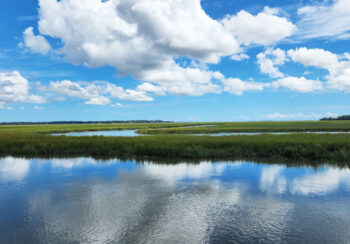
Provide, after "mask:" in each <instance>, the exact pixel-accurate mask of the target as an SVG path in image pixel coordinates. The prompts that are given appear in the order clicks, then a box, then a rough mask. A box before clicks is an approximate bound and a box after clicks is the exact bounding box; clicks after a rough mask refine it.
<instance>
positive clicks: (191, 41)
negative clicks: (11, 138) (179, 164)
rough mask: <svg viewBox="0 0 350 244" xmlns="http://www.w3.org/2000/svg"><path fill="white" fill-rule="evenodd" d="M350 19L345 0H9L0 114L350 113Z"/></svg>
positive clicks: (0, 65) (213, 117) (0, 50)
mask: <svg viewBox="0 0 350 244" xmlns="http://www.w3.org/2000/svg"><path fill="white" fill-rule="evenodd" d="M281 4H282V5H281ZM347 23H350V2H349V1H348V0H336V1H330V0H327V1H317V0H310V1H303V0H300V1H295V0H294V1H291V0H290V1H277V0H266V1H262V0H249V1H247V0H230V1H229V0H227V1H209V0H202V1H199V0H152V1H151V0H132V1H131V0H106V1H101V0H61V1H57V0H40V1H38V0H26V1H21V0H12V1H5V2H4V3H2V6H1V8H0V33H1V38H0V121H4V122H9V121H53V120H129V119H163V120H174V121H252V120H314V119H318V118H320V117H323V116H337V115H342V114H349V112H348V111H349V109H350V101H349V92H350V54H349V53H350V50H349V47H350V45H349V44H350V40H349V38H350V26H349V25H348V24H347Z"/></svg>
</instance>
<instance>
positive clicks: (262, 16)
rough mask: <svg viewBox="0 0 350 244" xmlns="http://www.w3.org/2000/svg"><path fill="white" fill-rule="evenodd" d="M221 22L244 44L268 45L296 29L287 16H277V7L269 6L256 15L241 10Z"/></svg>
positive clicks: (289, 34) (287, 35)
mask: <svg viewBox="0 0 350 244" xmlns="http://www.w3.org/2000/svg"><path fill="white" fill-rule="evenodd" d="M222 22H223V24H224V26H225V28H226V29H227V30H228V31H230V32H231V33H233V35H235V36H237V38H238V40H239V41H240V42H241V43H243V44H245V45H249V44H260V45H270V44H273V43H276V42H278V41H281V40H282V39H284V38H286V37H289V36H291V35H292V34H293V33H294V32H295V31H296V30H297V28H296V27H295V26H294V24H293V23H292V22H290V21H289V20H288V19H287V18H284V17H280V16H279V9H276V8H274V9H271V8H269V7H265V9H264V11H263V12H261V13H258V14H257V15H256V16H254V15H252V14H250V13H248V12H246V11H244V10H242V11H240V12H239V13H238V14H237V15H234V16H227V17H226V18H225V19H224V20H223V21H222Z"/></svg>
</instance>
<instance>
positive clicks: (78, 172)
mask: <svg viewBox="0 0 350 244" xmlns="http://www.w3.org/2000/svg"><path fill="white" fill-rule="evenodd" d="M349 241H350V170H349V169H339V168H336V167H327V166H324V167H320V168H318V170H314V169H313V168H310V167H301V168H287V167H285V166H283V165H281V166H277V165H269V164H260V165H259V164H255V163H248V162H220V163H210V162H201V163H200V164H187V163H180V164H176V165H165V164H155V163H151V162H149V163H137V162H135V161H129V162H120V161H118V160H111V161H96V160H93V159H90V158H78V159H66V160H62V159H52V160H39V159H33V160H27V159H21V158H11V157H9V158H4V159H0V243H317V244H319V243H332V244H333V243H349Z"/></svg>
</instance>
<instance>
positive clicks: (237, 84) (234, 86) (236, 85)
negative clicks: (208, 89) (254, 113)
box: [223, 78, 265, 95]
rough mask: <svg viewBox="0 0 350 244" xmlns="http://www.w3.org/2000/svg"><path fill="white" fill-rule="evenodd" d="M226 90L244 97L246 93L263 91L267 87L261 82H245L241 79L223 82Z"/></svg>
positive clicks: (230, 79)
mask: <svg viewBox="0 0 350 244" xmlns="http://www.w3.org/2000/svg"><path fill="white" fill-rule="evenodd" d="M223 83H224V90H225V91H227V92H229V93H231V94H235V95H242V94H243V93H244V92H246V91H262V90H263V89H264V87H265V85H264V83H260V82H248V81H247V82H244V81H242V80H240V79H236V78H229V79H225V80H223Z"/></svg>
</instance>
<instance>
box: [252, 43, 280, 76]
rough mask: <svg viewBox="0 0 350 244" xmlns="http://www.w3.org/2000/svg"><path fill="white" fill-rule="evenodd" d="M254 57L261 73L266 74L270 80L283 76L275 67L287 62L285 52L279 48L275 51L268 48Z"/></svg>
mask: <svg viewBox="0 0 350 244" xmlns="http://www.w3.org/2000/svg"><path fill="white" fill-rule="evenodd" d="M256 57H257V62H258V65H259V69H260V71H261V73H263V74H268V75H269V76H270V77H272V78H279V77H283V76H284V74H283V73H281V72H280V71H279V69H278V68H277V67H276V65H283V64H284V63H285V61H287V57H286V53H285V51H283V50H281V49H279V48H277V49H275V50H273V49H271V48H269V49H267V50H265V51H264V52H263V53H259V54H258V55H257V56H256Z"/></svg>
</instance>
